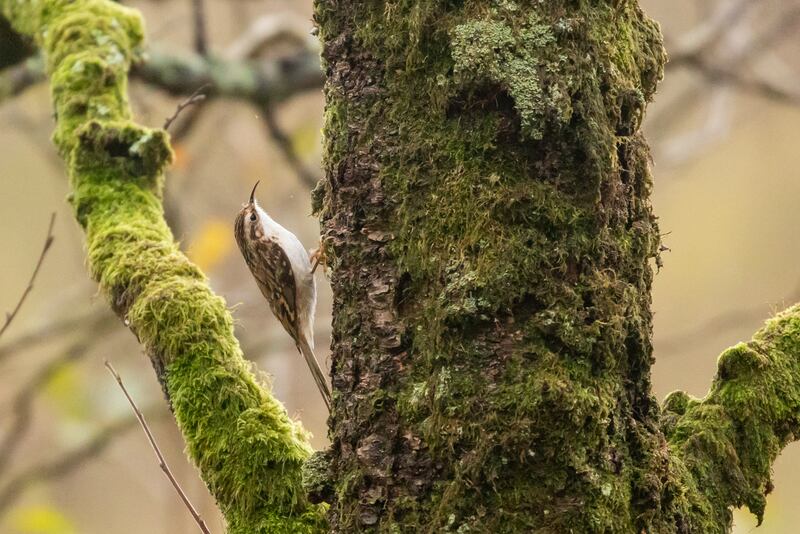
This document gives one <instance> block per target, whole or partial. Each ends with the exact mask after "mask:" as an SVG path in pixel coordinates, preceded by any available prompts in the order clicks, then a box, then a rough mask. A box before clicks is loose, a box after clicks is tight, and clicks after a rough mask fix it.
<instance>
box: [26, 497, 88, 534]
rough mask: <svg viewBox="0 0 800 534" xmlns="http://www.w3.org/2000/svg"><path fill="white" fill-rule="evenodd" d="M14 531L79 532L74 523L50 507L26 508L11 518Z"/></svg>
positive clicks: (42, 533) (30, 533) (37, 533)
mask: <svg viewBox="0 0 800 534" xmlns="http://www.w3.org/2000/svg"><path fill="white" fill-rule="evenodd" d="M11 526H12V528H13V529H14V530H16V531H17V532H20V533H24V534H73V533H75V532H78V530H77V528H75V525H74V524H73V523H72V521H70V520H69V518H68V517H67V516H65V515H64V514H62V513H61V512H59V511H58V510H57V509H56V508H54V507H53V506H50V505H46V504H42V505H37V506H26V507H23V508H19V509H17V510H15V511H14V513H13V515H12V517H11Z"/></svg>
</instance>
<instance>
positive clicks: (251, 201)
mask: <svg viewBox="0 0 800 534" xmlns="http://www.w3.org/2000/svg"><path fill="white" fill-rule="evenodd" d="M259 183H261V180H258V181H257V182H256V185H254V186H253V190H252V191H251V192H250V204H253V203H255V201H256V198H255V195H256V187H258V184H259Z"/></svg>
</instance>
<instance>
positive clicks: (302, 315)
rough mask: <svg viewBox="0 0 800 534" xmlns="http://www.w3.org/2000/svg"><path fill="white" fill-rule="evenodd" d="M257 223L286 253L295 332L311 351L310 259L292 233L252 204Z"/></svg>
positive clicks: (314, 302) (313, 296)
mask: <svg viewBox="0 0 800 534" xmlns="http://www.w3.org/2000/svg"><path fill="white" fill-rule="evenodd" d="M256 209H257V210H258V215H259V221H261V225H262V228H263V229H264V236H265V237H267V238H272V239H274V240H276V241H277V242H278V243H279V244H280V246H281V247H282V248H283V250H284V252H286V257H287V258H289V263H291V265H292V273H293V274H294V280H295V286H296V287H297V318H298V321H299V322H300V324H299V325H298V326H299V327H300V328H298V330H299V331H300V332H301V333H302V334H303V335H304V336H305V338H306V341H307V342H308V345H309V346H310V347H311V348H312V349H313V348H314V312H315V308H316V306H317V285H316V283H315V281H314V274H313V273H312V272H311V258H310V257H309V255H308V251H307V250H306V249H305V247H303V244H302V243H301V242H300V240H299V239H297V236H296V235H294V234H293V233H292V232H290V231H289V230H287V229H286V228H284V227H283V226H281V225H280V224H278V223H277V222H276V221H275V220H274V219H273V218H272V217H270V216H269V215H268V214H267V212H266V211H264V210H263V209H262V208H261V206H259V205H258V203H256Z"/></svg>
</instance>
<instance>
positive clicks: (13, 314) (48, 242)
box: [0, 213, 56, 337]
mask: <svg viewBox="0 0 800 534" xmlns="http://www.w3.org/2000/svg"><path fill="white" fill-rule="evenodd" d="M55 222H56V214H55V213H53V214H51V215H50V224H49V225H48V226H47V237H46V238H45V240H44V246H43V247H42V252H41V253H40V254H39V261H37V262H36V267H35V268H34V269H33V274H31V279H30V280H29V281H28V287H26V288H25V291H23V292H22V296H21V297H20V299H19V301H17V305H16V306H15V307H14V309H13V310H12V311H11V313H7V314H6V322H5V323H4V324H3V327H2V328H0V337H2V335H3V334H4V333H5V331H6V329H7V328H8V325H10V324H11V321H13V320H14V317H16V316H17V312H18V311H19V309H20V308H21V307H22V304H23V303H24V302H25V299H26V298H28V294H29V293H30V292H31V291H33V283H34V282H35V281H36V275H38V274H39V269H40V268H41V267H42V262H43V261H44V257H45V255H47V251H48V250H50V245H52V244H53V239H54V238H53V225H54V224H55Z"/></svg>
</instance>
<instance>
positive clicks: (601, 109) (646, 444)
mask: <svg viewBox="0 0 800 534" xmlns="http://www.w3.org/2000/svg"><path fill="white" fill-rule="evenodd" d="M316 20H317V22H318V24H319V25H320V36H321V39H322V41H323V46H324V51H323V58H324V60H325V63H326V69H327V73H326V74H327V85H326V97H327V107H326V128H325V135H326V139H327V146H326V154H327V157H326V172H327V179H326V181H325V182H324V184H323V185H322V186H321V187H320V190H319V191H318V195H317V200H316V206H315V207H316V209H317V211H318V212H319V214H320V215H321V217H322V219H323V228H324V234H325V236H326V239H327V242H328V245H329V248H330V250H331V256H332V257H333V258H334V262H333V271H332V272H333V277H332V283H333V289H334V294H335V309H334V330H333V380H334V385H335V389H336V391H337V397H336V402H335V410H334V415H333V417H332V419H331V437H332V440H333V446H332V450H331V453H330V457H331V464H330V473H331V475H330V476H331V481H332V483H331V484H332V487H333V489H334V490H335V491H333V492H332V493H333V495H334V498H333V499H331V503H332V507H331V512H330V514H329V517H330V520H331V525H332V528H333V530H335V531H338V532H352V531H355V530H359V529H366V528H368V527H373V526H377V527H378V528H380V529H381V530H382V531H389V532H391V531H417V530H419V529H420V528H421V529H422V530H425V531H430V532H442V531H458V532H534V531H535V532H704V533H708V532H724V531H726V530H728V529H729V527H730V524H731V513H730V508H731V507H732V506H741V505H747V506H749V508H750V510H751V511H753V512H754V513H755V514H757V516H758V517H759V519H761V517H762V514H763V508H764V495H765V493H767V492H768V491H769V484H770V483H769V467H770V464H771V462H772V460H773V459H774V458H775V456H776V455H777V454H778V452H779V450H780V448H781V447H782V446H784V445H785V444H786V443H787V442H788V441H789V440H791V439H793V436H794V434H795V433H796V432H797V431H798V413H800V412H798V407H799V405H798V397H800V395H799V394H800V390H798V389H797V386H798V385H799V384H800V367H798V365H797V361H796V356H797V348H796V344H797V342H798V341H800V340H799V339H798V337H797V334H798V330H797V328H798V318H797V314H796V311H795V310H790V311H789V312H787V313H786V314H784V315H781V316H780V317H778V318H776V319H775V320H774V321H773V322H772V323H770V324H769V325H768V326H767V328H766V330H765V331H763V332H762V333H761V334H759V335H758V336H757V337H756V339H755V340H754V341H752V342H751V343H750V344H748V345H746V346H740V347H736V348H734V349H731V350H730V351H728V352H726V353H725V354H723V356H722V358H721V360H720V371H719V374H718V376H717V378H716V380H715V382H714V385H713V388H712V391H711V393H710V394H709V396H708V397H706V398H705V399H704V400H703V401H698V400H691V399H688V398H687V396H686V395H685V394H682V393H676V394H673V395H672V396H671V397H670V398H669V399H668V400H667V402H666V405H665V410H664V411H663V412H662V410H661V408H660V407H659V404H658V402H657V401H656V400H655V399H654V398H653V397H652V394H651V387H650V367H651V364H652V348H651V311H650V286H651V281H652V276H653V275H652V264H653V263H656V262H658V261H659V260H658V253H659V247H660V239H659V232H658V227H657V223H656V218H655V216H654V215H653V213H652V211H651V206H650V199H649V197H650V190H651V186H652V182H651V175H650V170H649V167H648V158H649V153H648V147H647V144H646V142H645V140H644V138H643V136H642V134H641V132H640V124H641V120H642V116H643V114H644V111H645V107H646V104H647V102H649V101H650V100H651V98H652V97H653V94H654V92H655V90H656V84H657V82H658V81H659V79H660V78H661V75H662V70H663V64H664V60H665V56H664V51H663V48H662V41H661V35H660V31H659V28H658V26H657V25H656V24H655V23H654V22H652V21H651V20H649V19H648V18H647V17H646V16H645V15H644V14H643V13H642V11H641V10H640V8H639V6H638V4H637V2H636V1H635V0H616V1H594V2H589V1H577V0H553V1H548V2H523V1H514V0H506V1H503V2H496V1H488V0H487V1H471V2H463V1H457V0H450V1H433V0H419V1H411V0H398V1H385V2H359V1H352V0H350V1H348V0H317V2H316ZM415 529H416V530H415Z"/></svg>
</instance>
